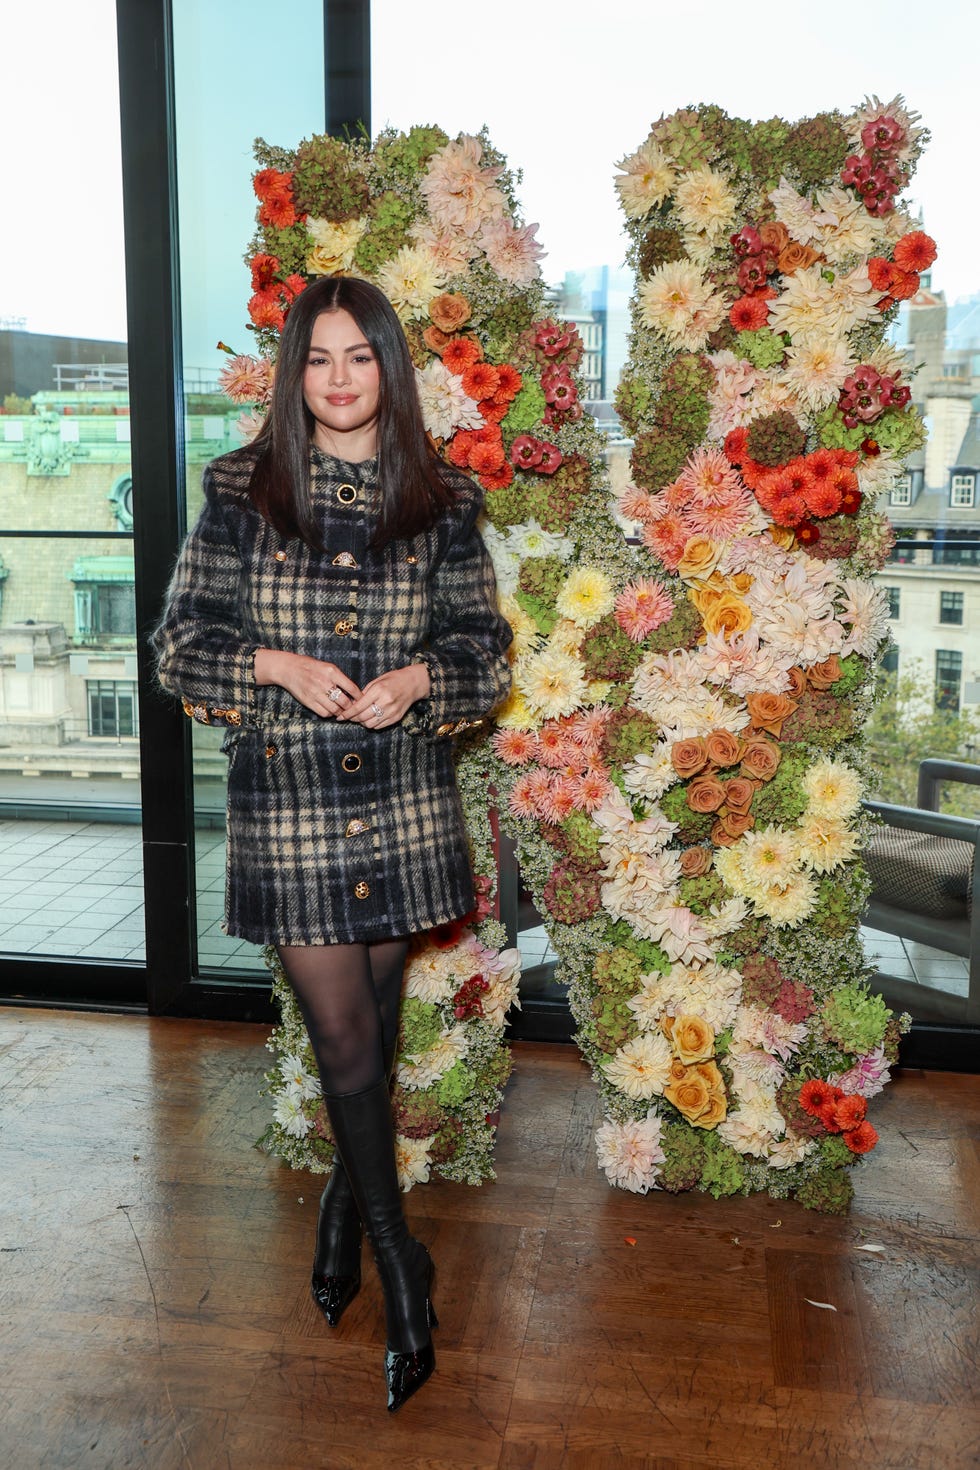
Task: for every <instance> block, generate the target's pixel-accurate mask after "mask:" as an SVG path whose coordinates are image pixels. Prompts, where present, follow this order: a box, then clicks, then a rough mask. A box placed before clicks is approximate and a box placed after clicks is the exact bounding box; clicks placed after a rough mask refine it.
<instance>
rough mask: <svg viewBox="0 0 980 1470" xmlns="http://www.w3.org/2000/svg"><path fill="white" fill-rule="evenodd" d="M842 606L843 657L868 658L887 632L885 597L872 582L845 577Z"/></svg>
mask: <svg viewBox="0 0 980 1470" xmlns="http://www.w3.org/2000/svg"><path fill="white" fill-rule="evenodd" d="M841 588H842V591H843V593H844V597H843V604H842V606H841V609H840V612H839V614H838V616H839V618H840V620H841V622H842V623H844V624H845V625H848V631H847V637H846V638H845V639H844V644H843V648H842V650H841V652H842V653H850V652H852V651H853V652H855V653H859V654H861V656H862V657H863V658H870V657H871V655H872V654H873V653H875V652H876V650H877V648H878V645H879V643H880V642H881V640H882V639H883V638H885V637H887V634H888V629H889V616H888V594H887V592H886V591H885V589H884V587H877V586H875V584H874V583H873V582H862V581H858V580H857V578H855V577H847V578H845V579H844V581H843V582H842V583H841Z"/></svg>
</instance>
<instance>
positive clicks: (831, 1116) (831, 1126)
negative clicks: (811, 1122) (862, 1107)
mask: <svg viewBox="0 0 980 1470" xmlns="http://www.w3.org/2000/svg"><path fill="white" fill-rule="evenodd" d="M817 1117H818V1118H819V1119H820V1121H821V1123H822V1124H823V1126H824V1127H825V1128H826V1130H827V1132H828V1133H840V1132H841V1131H842V1129H841V1126H840V1124H839V1123H838V1121H837V1108H836V1106H835V1104H834V1103H832V1102H828V1103H825V1104H824V1106H823V1107H822V1108H818V1109H817Z"/></svg>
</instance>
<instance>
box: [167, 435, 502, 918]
mask: <svg viewBox="0 0 980 1470" xmlns="http://www.w3.org/2000/svg"><path fill="white" fill-rule="evenodd" d="M254 462H255V457H254V451H253V450H251V449H249V448H245V449H240V450H236V451H234V452H233V453H232V454H227V455H224V456H222V458H221V459H218V460H215V461H214V463H213V464H212V465H210V466H209V467H208V469H207V470H206V471H205V479H204V490H205V503H204V509H203V510H202V512H201V516H200V519H199V520H198V523H197V525H196V526H195V528H194V530H193V531H192V532H191V533H190V535H189V536H188V538H187V541H186V543H185V545H184V549H183V551H182V552H181V555H180V559H179V561H178V563H177V567H176V570H175V573H174V577H173V581H172V583H171V587H170V592H169V597H168V602H167V610H166V612H165V614H164V617H163V620H162V622H161V623H160V626H159V628H158V629H157V632H156V634H155V645H156V650H157V656H158V670H159V676H160V681H161V683H162V684H163V686H164V688H165V689H167V690H169V691H170V692H171V693H173V694H176V695H178V696H179V697H180V698H182V699H183V701H184V706H185V708H186V709H187V710H188V713H190V714H193V715H194V716H195V718H197V719H199V720H202V721H204V722H206V723H218V724H223V725H225V726H227V727H228V734H227V736H226V739H225V748H226V750H227V751H228V753H229V757H230V765H229V774H228V841H227V852H228V872H227V912H226V922H227V926H228V931H229V933H231V934H234V935H236V936H238V937H240V938H242V939H248V940H251V941H253V942H254V943H257V944H264V943H272V942H277V943H281V944H321V943H325V944H329V943H345V942H352V941H355V940H365V939H371V938H381V937H385V936H387V935H394V934H408V933H416V932H418V931H420V930H423V929H427V928H430V927H431V926H432V925H434V924H439V923H443V922H446V921H448V920H450V919H454V918H458V917H460V916H461V915H462V914H465V913H467V912H468V911H469V910H470V909H471V908H472V907H473V903H474V896H473V887H472V875H471V866H470V859H469V851H468V846H467V840H466V832H465V827H464V824H463V814H462V807H461V803H460V799H459V792H458V790H457V786H456V780H455V774H454V765H453V751H452V741H451V738H450V737H451V736H452V735H453V734H455V733H457V732H458V731H459V730H461V729H465V728H467V727H468V726H470V725H472V724H475V723H478V722H481V721H482V720H483V719H484V718H485V717H486V715H487V714H488V713H489V711H490V710H491V709H492V708H493V707H494V705H496V704H497V703H498V702H499V701H500V700H501V699H502V698H503V697H504V695H505V694H506V693H507V690H508V688H509V685H510V672H509V665H508V662H507V657H506V650H507V647H508V645H509V643H510V640H511V632H510V628H509V626H508V624H507V622H506V620H505V619H504V618H502V617H501V616H500V614H499V612H498V611H497V605H496V588H495V583H494V577H493V568H492V566H491V563H490V558H489V556H488V554H487V551H486V548H485V547H484V545H483V541H482V539H481V537H480V534H479V532H478V530H477V529H476V518H477V515H478V514H479V509H480V504H481V492H480V490H479V488H478V487H477V486H476V485H474V484H473V482H472V481H471V480H469V479H468V478H467V477H466V476H464V475H462V474H460V473H458V472H455V471H452V470H447V474H448V475H450V476H451V478H452V484H453V488H454V489H455V490H456V492H457V502H456V504H455V506H454V507H453V508H452V510H450V511H449V512H447V513H446V514H445V515H444V516H442V517H441V518H440V519H439V521H438V522H437V524H436V525H435V526H434V527H433V528H432V529H431V530H430V531H427V532H425V533H424V534H422V535H420V536H417V537H415V538H414V539H413V540H412V541H410V542H409V541H397V542H392V543H390V544H389V545H388V546H386V547H384V548H383V549H382V550H381V551H372V550H369V549H368V546H367V542H368V540H369V538H370V534H371V531H372V529H373V526H374V523H375V519H376V516H377V511H378V505H379V499H378V492H377V486H376V483H375V474H376V464H375V462H374V461H369V462H367V463H366V464H362V465H351V464H345V463H343V462H342V461H340V460H335V459H331V458H329V457H327V456H326V455H322V454H320V453H319V451H317V450H314V451H313V455H312V493H313V498H314V505H315V507H316V509H317V512H318V514H320V515H321V516H322V522H321V524H322V526H323V536H324V543H325V551H324V552H316V551H313V550H311V549H310V548H309V547H307V546H305V545H304V544H303V543H302V542H301V541H298V540H295V539H294V540H285V539H284V538H283V537H281V536H280V535H279V533H278V532H276V531H275V530H273V528H272V527H271V526H269V525H268V524H267V523H266V522H265V521H264V520H263V519H262V518H261V517H260V516H259V515H258V514H257V513H256V511H255V510H254V508H253V506H252V504H251V501H250V500H249V498H248V483H249V479H250V476H251V472H252V467H253V465H254ZM257 648H283V649H289V650H291V651H293V652H296V653H305V654H309V655H310V656H311V657H313V658H319V659H325V660H329V661H330V662H332V663H335V664H337V666H338V667H339V668H342V669H344V670H345V671H346V672H347V673H348V674H349V675H350V677H351V678H352V679H353V680H354V681H355V682H356V683H357V684H358V685H359V686H360V687H363V686H364V685H365V684H367V683H368V682H369V681H370V680H371V679H373V678H375V677H377V676H378V675H379V674H382V673H385V672H387V671H388V670H389V669H393V668H399V667H401V666H402V665H404V664H408V663H411V662H413V661H422V662H424V663H425V664H426V666H427V667H428V670H429V674H430V679H431V685H432V687H431V692H430V695H429V697H428V699H426V700H423V701H420V702H419V703H418V704H416V705H414V706H413V707H412V709H410V710H409V712H408V714H407V715H406V716H405V718H404V720H403V721H402V722H401V724H400V725H395V726H393V727H391V728H390V729H386V730H378V731H374V730H366V729H365V728H364V727H363V726H361V725H356V724H355V725H346V724H337V723H336V722H335V721H334V720H331V719H325V720H321V719H319V718H318V717H317V716H316V715H314V714H312V713H311V712H310V711H308V710H306V709H305V708H304V707H303V706H302V705H300V704H298V703H297V701H296V700H294V699H293V697H292V695H290V694H289V693H287V691H286V690H284V689H281V688H280V687H279V686H278V685H270V686H264V687H258V686H256V685H255V684H254V682H253V678H252V657H253V654H254V652H255V650H256V649H257Z"/></svg>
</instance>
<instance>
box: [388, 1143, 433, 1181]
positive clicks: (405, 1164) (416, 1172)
mask: <svg viewBox="0 0 980 1470" xmlns="http://www.w3.org/2000/svg"><path fill="white" fill-rule="evenodd" d="M435 1141H436V1136H435V1134H434V1133H433V1134H432V1135H431V1137H429V1138H406V1137H405V1135H404V1134H403V1133H397V1134H396V1135H395V1164H396V1166H397V1169H398V1183H399V1185H400V1187H401V1189H402V1190H403V1191H404V1192H405V1193H407V1192H408V1191H409V1190H410V1189H411V1187H412V1185H413V1184H427V1183H428V1182H429V1170H430V1168H431V1167H432V1152H431V1151H432V1145H433V1144H434V1143H435Z"/></svg>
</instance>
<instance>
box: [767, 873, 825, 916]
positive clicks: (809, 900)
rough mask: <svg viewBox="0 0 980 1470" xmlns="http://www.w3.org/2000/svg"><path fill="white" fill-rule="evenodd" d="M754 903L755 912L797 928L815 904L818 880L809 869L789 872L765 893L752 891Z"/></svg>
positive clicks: (811, 911)
mask: <svg viewBox="0 0 980 1470" xmlns="http://www.w3.org/2000/svg"><path fill="white" fill-rule="evenodd" d="M752 903H753V905H754V906H755V910H756V913H759V914H765V916H766V918H769V919H771V920H772V922H773V923H774V924H777V925H779V926H780V927H781V928H786V929H796V928H798V927H799V926H800V924H802V923H803V920H804V919H808V918H809V917H810V915H811V914H812V913H813V910H814V908H815V907H816V903H817V885H816V881H815V879H814V878H813V876H812V875H811V874H810V873H809V872H806V873H804V872H799V873H790V874H789V876H788V877H787V879H786V881H785V882H782V883H774V884H772V885H771V886H770V887H769V888H768V889H766V890H765V892H760V891H758V890H753V893H752Z"/></svg>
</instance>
